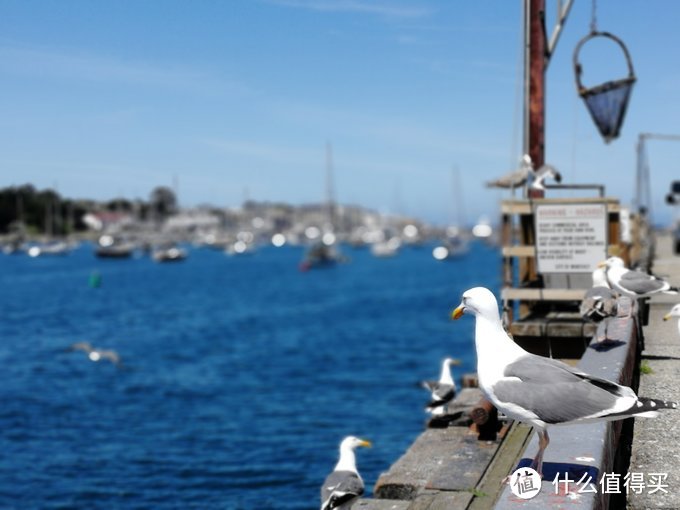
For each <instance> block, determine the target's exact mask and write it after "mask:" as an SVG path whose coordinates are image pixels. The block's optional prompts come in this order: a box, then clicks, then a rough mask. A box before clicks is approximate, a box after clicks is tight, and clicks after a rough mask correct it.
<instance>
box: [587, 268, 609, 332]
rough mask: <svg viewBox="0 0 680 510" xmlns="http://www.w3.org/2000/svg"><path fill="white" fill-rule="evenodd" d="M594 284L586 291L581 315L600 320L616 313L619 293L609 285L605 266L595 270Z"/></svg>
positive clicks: (595, 320)
mask: <svg viewBox="0 0 680 510" xmlns="http://www.w3.org/2000/svg"><path fill="white" fill-rule="evenodd" d="M592 277H593V286H592V287H591V288H589V289H588V290H587V291H586V294H585V296H583V300H582V301H581V306H580V308H579V311H580V312H581V317H583V318H584V319H586V320H589V321H592V322H600V321H601V320H603V319H606V318H607V317H613V316H615V315H616V310H617V303H616V300H617V297H618V295H617V293H616V292H614V291H613V290H612V289H611V287H610V286H609V282H608V281H607V275H606V274H605V271H604V269H603V268H601V267H598V268H596V269H595V270H594V271H593V274H592Z"/></svg>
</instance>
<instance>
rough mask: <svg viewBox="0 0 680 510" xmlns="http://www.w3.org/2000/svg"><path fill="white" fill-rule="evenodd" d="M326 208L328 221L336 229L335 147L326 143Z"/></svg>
mask: <svg viewBox="0 0 680 510" xmlns="http://www.w3.org/2000/svg"><path fill="white" fill-rule="evenodd" d="M326 210H327V215H328V218H327V220H328V223H329V224H330V226H331V229H335V187H334V183H333V147H332V146H331V144H330V142H327V143H326Z"/></svg>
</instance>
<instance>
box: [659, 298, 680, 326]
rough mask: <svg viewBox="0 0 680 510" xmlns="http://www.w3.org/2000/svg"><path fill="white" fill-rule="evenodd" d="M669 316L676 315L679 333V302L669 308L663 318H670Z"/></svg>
mask: <svg viewBox="0 0 680 510" xmlns="http://www.w3.org/2000/svg"><path fill="white" fill-rule="evenodd" d="M671 317H678V333H680V303H678V304H677V305H675V306H674V307H673V308H671V311H670V312H668V313H667V314H666V315H664V316H663V320H665V321H667V320H670V319H671Z"/></svg>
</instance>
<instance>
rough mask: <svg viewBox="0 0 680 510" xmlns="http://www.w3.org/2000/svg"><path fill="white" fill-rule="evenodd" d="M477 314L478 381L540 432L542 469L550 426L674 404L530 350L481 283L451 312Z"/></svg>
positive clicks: (537, 462) (646, 412)
mask: <svg viewBox="0 0 680 510" xmlns="http://www.w3.org/2000/svg"><path fill="white" fill-rule="evenodd" d="M464 313H465V314H472V315H474V316H475V319H476V320H475V345H476V349H477V375H478V378H479V386H480V388H481V390H482V392H483V393H484V395H485V396H486V398H488V399H489V400H490V401H491V402H492V403H493V404H494V405H495V406H496V407H497V408H498V409H499V410H500V411H502V412H503V413H505V414H506V415H507V416H508V417H510V418H512V419H514V420H518V421H521V422H524V423H528V424H531V425H532V426H533V427H534V429H535V430H536V432H537V433H538V445H539V448H538V452H537V453H536V457H534V460H533V462H532V463H531V468H533V469H535V470H536V471H538V473H539V474H541V476H543V475H542V467H543V453H544V452H545V449H546V448H547V446H548V443H549V442H550V438H549V437H548V431H547V429H548V426H550V425H571V424H577V423H589V422H595V421H605V420H620V419H623V418H628V417H631V416H644V417H654V416H656V415H657V414H658V410H659V409H666V408H668V409H676V408H677V406H678V404H677V403H675V402H666V401H663V400H656V399H649V398H643V397H638V396H636V395H635V392H634V391H633V390H632V389H630V388H628V387H626V386H621V385H619V384H616V383H614V382H612V381H607V380H605V379H600V378H598V377H594V376H592V375H589V374H587V373H585V372H582V371H580V370H578V369H577V368H574V367H571V366H569V365H567V364H565V363H562V362H561V361H557V360H554V359H551V358H544V357H542V356H537V355H535V354H530V353H528V352H526V351H525V350H524V349H522V348H521V347H520V346H519V345H517V344H516V343H515V342H513V341H512V339H511V338H510V337H509V336H508V334H507V333H506V332H505V330H504V329H503V326H502V324H501V319H500V315H499V313H498V302H497V301H496V297H495V296H494V295H493V293H492V292H491V291H490V290H489V289H486V288H484V287H475V288H473V289H470V290H468V291H466V292H465V293H464V294H463V301H462V302H461V304H460V305H459V306H458V307H457V308H456V309H454V310H453V312H452V313H451V317H452V318H453V319H458V318H460V317H461V316H462V315H463V314H464Z"/></svg>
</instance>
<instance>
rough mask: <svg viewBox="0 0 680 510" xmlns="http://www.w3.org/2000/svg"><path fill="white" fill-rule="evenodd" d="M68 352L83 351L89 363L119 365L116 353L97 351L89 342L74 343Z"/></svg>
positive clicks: (103, 350) (118, 357)
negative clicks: (103, 361) (105, 361)
mask: <svg viewBox="0 0 680 510" xmlns="http://www.w3.org/2000/svg"><path fill="white" fill-rule="evenodd" d="M69 350H70V351H83V352H84V353H85V354H87V357H88V359H89V360H90V361H94V362H98V361H102V360H108V361H110V362H111V363H113V364H114V365H116V366H118V365H120V363H121V362H120V356H119V355H118V353H117V352H116V351H112V350H105V349H98V348H95V347H92V344H91V343H90V342H76V343H74V344H72V345H71V346H70V347H69Z"/></svg>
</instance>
